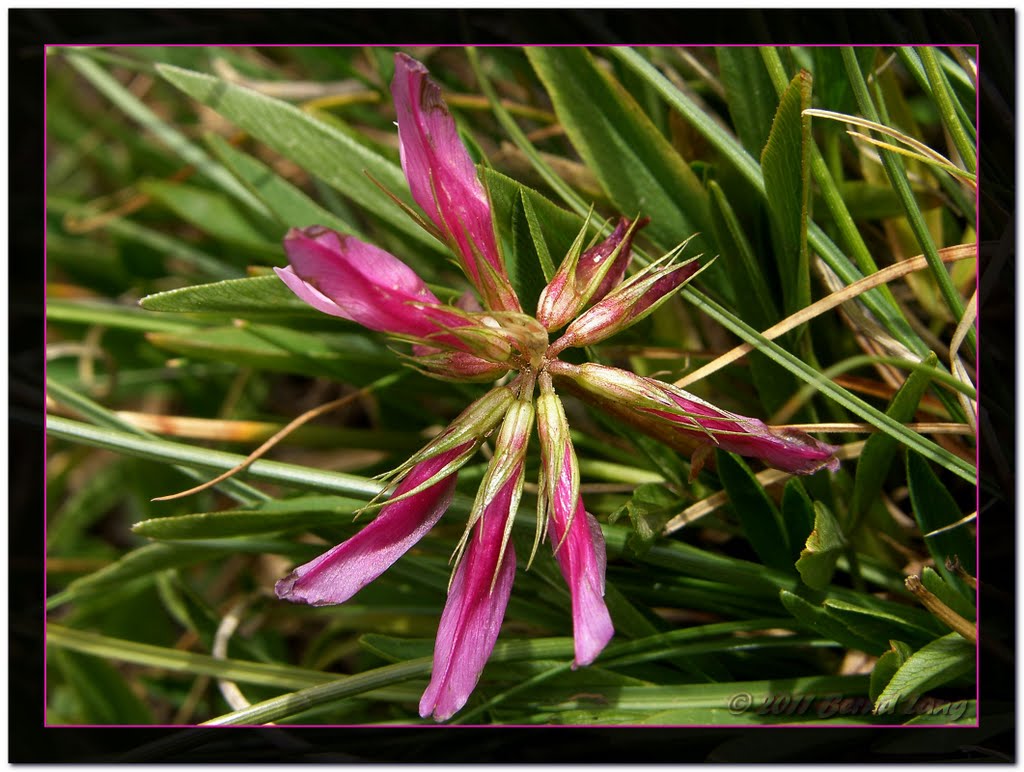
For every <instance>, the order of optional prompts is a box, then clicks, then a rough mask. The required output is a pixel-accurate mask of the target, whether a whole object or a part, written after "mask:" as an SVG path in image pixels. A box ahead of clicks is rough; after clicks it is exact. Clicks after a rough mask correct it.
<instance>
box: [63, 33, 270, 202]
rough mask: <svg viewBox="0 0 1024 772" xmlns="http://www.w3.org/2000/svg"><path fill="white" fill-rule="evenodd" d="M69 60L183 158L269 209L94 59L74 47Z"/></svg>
mask: <svg viewBox="0 0 1024 772" xmlns="http://www.w3.org/2000/svg"><path fill="white" fill-rule="evenodd" d="M63 55H64V57H65V58H66V59H67V61H68V63H69V64H70V65H71V66H72V67H74V68H75V69H76V70H78V72H79V73H80V74H81V75H82V76H83V77H84V78H85V79H86V80H88V81H89V82H90V83H91V84H92V85H93V86H95V87H96V89H97V90H98V91H99V92H100V93H101V94H103V95H104V96H105V97H107V98H108V99H109V100H110V101H111V102H113V103H114V104H115V105H116V106H117V107H118V109H120V110H121V111H122V112H124V113H125V114H126V115H127V116H128V117H130V118H131V119H132V120H134V121H135V122H137V123H138V124H139V125H140V126H142V128H143V129H145V130H146V131H151V132H153V134H154V135H155V136H156V137H157V138H158V139H159V140H160V141H161V142H162V143H163V144H165V145H166V146H167V147H169V148H170V149H171V150H172V151H174V152H175V153H176V154H177V155H178V156H179V157H180V158H181V159H182V160H183V161H185V162H186V163H188V164H191V165H192V166H195V167H196V169H198V170H199V171H200V172H201V173H202V174H203V175H204V176H206V177H207V178H209V179H210V180H212V181H213V182H215V183H217V184H218V185H219V186H220V187H221V188H222V189H223V190H225V191H226V192H228V193H230V194H231V195H232V196H234V197H235V198H237V199H238V200H239V201H241V202H243V203H244V204H246V206H248V207H250V208H251V209H252V210H253V211H256V212H260V213H266V209H265V207H264V206H263V204H261V203H260V201H259V200H258V199H257V198H256V197H255V196H253V194H252V193H250V192H249V191H248V190H246V188H245V186H244V185H242V184H241V183H239V182H238V180H236V179H235V178H234V177H233V176H231V174H230V173H228V171H227V169H225V168H224V167H223V166H221V165H220V164H218V163H216V162H214V161H213V160H212V159H211V158H210V157H209V156H208V155H207V154H206V153H205V152H203V150H202V149H201V148H199V147H197V146H196V145H194V144H192V143H191V142H189V141H188V140H187V139H186V138H185V137H184V136H183V135H182V134H181V133H180V132H178V131H177V130H176V129H174V128H172V127H171V126H169V125H168V124H167V123H166V122H164V121H162V120H161V119H160V118H158V117H157V116H156V115H155V114H154V113H153V111H151V110H150V109H149V108H148V107H146V105H144V104H143V103H142V102H141V101H139V100H138V99H137V98H136V97H135V95H134V94H132V93H131V92H130V91H128V89H126V88H125V87H124V86H122V85H121V84H120V83H118V82H117V80H115V79H114V78H113V76H111V75H110V74H109V73H108V72H106V71H105V70H104V69H103V68H102V67H100V66H99V65H98V64H97V63H96V62H95V61H94V60H92V59H90V58H88V57H86V56H84V55H83V54H80V53H77V52H75V51H73V50H65V51H64V53H63Z"/></svg>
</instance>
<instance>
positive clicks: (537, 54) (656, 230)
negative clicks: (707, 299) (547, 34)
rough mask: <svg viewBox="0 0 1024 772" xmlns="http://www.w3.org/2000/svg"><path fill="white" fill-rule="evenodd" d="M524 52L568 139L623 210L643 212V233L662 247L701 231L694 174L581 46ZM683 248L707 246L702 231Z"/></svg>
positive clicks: (703, 212)
mask: <svg viewBox="0 0 1024 772" xmlns="http://www.w3.org/2000/svg"><path fill="white" fill-rule="evenodd" d="M526 55H527V57H528V58H529V59H530V63H531V64H532V65H533V66H534V69H535V70H536V71H537V74H538V75H539V76H540V79H541V81H543V83H544V86H545V88H546V89H547V91H548V94H549V96H550V97H551V101H552V104H553V105H554V107H555V112H556V114H557V115H558V118H559V120H560V121H561V123H562V125H563V126H565V130H566V133H567V134H568V135H569V138H570V139H571V140H572V143H573V145H574V146H575V147H576V149H577V150H578V151H579V154H580V155H581V156H582V157H583V159H584V160H585V161H586V163H587V165H588V166H589V167H590V168H591V169H592V170H593V171H594V173H595V174H596V175H597V178H598V179H599V180H600V182H601V186H602V187H603V188H604V190H605V191H606V192H607V193H608V195H609V197H610V198H611V200H612V201H613V202H614V204H615V206H616V208H618V209H619V211H620V212H621V213H622V214H623V215H625V216H627V217H632V216H634V215H636V214H638V213H639V214H643V215H646V216H648V217H650V218H651V224H650V225H649V226H648V227H647V229H646V230H645V232H644V233H645V235H647V236H648V237H649V238H650V239H651V240H652V241H654V242H655V243H657V244H658V245H659V246H660V247H661V248H662V249H664V250H666V251H667V250H669V249H671V248H672V247H674V246H676V245H677V244H679V243H680V242H682V241H683V240H684V239H686V238H688V237H689V236H691V235H692V234H694V233H695V232H698V231H700V232H702V233H704V234H706V233H707V222H708V216H707V199H706V196H705V193H704V191H703V189H702V188H701V184H700V181H699V180H698V179H697V176H696V175H695V174H694V173H693V172H692V171H691V170H690V168H689V166H687V164H686V162H685V161H684V160H683V159H682V158H680V157H679V154H678V153H677V152H676V151H675V149H674V148H673V147H672V145H671V144H670V143H669V142H668V140H667V139H665V137H664V136H662V135H661V133H660V132H659V131H658V129H657V128H656V127H655V126H654V124H653V123H651V121H650V119H649V118H648V117H647V115H645V114H644V112H643V110H642V109H641V107H640V106H639V105H638V104H637V103H636V101H635V100H634V99H633V98H632V97H631V96H630V95H629V94H628V93H626V91H625V89H623V88H622V86H621V85H620V84H619V83H618V82H617V81H615V80H614V79H613V78H612V77H611V76H609V75H607V74H605V72H604V71H603V70H602V69H601V68H600V67H598V65H597V63H596V62H595V61H594V58H593V57H592V56H591V55H590V53H589V52H588V51H587V50H586V49H585V48H550V47H535V48H527V49H526ZM691 249H692V252H691V254H693V253H697V252H702V251H703V252H708V251H710V246H709V243H708V241H707V237H706V235H705V236H698V237H697V238H696V239H694V242H693V243H692V244H691Z"/></svg>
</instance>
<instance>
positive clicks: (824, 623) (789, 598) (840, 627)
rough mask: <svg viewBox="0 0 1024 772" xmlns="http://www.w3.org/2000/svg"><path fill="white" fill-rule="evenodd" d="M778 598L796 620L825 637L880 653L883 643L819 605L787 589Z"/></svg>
mask: <svg viewBox="0 0 1024 772" xmlns="http://www.w3.org/2000/svg"><path fill="white" fill-rule="evenodd" d="M779 599H780V600H781V601H782V605H783V606H785V607H786V610H787V611H789V613H791V614H792V615H793V616H794V617H795V618H796V619H797V620H798V621H800V622H802V623H803V624H805V625H807V626H808V627H810V628H811V629H812V630H816V631H817V632H818V633H820V634H821V635H824V636H825V637H826V638H831V639H832V640H833V641H836V642H838V643H840V644H842V645H843V646H845V647H846V648H848V649H856V650H857V651H863V652H866V653H868V654H881V653H882V651H884V650H885V643H884V642H879V641H877V640H871V639H870V638H868V637H866V636H863V635H861V634H860V633H859V632H857V631H856V630H855V629H853V628H851V627H850V626H849V625H848V624H846V623H845V622H844V621H842V620H841V619H839V618H837V617H835V616H833V615H832V614H830V613H829V612H828V611H827V610H826V609H824V608H822V607H821V606H818V605H815V604H813V603H811V602H809V601H808V600H806V599H804V598H801V597H800V596H799V595H796V594H795V593H792V592H789V591H788V590H780V591H779Z"/></svg>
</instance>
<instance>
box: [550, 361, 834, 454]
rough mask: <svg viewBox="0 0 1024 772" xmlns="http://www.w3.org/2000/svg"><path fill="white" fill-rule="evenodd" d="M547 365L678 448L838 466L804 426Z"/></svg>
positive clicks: (659, 386)
mask: <svg viewBox="0 0 1024 772" xmlns="http://www.w3.org/2000/svg"><path fill="white" fill-rule="evenodd" d="M548 370H549V371H550V372H551V373H552V375H554V376H556V377H557V378H558V379H559V383H561V384H563V385H565V386H566V387H568V388H570V389H572V390H573V391H575V392H576V393H577V394H579V396H580V397H581V398H582V399H585V400H587V401H590V402H593V403H595V404H597V405H599V406H600V407H601V408H602V409H604V410H605V411H606V412H609V413H611V414H613V415H615V416H617V417H619V418H621V419H622V420H624V421H626V422H628V423H629V424H630V425H632V426H634V427H636V428H637V429H640V430H641V431H643V432H645V433H647V434H650V435H651V436H653V437H656V438H657V439H659V440H661V441H662V442H664V443H665V444H667V445H670V446H672V447H676V448H678V449H680V450H693V449H694V448H695V447H699V446H701V445H704V446H712V447H719V448H722V449H723V450H727V451H730V452H732V453H738V454H740V455H743V456H753V457H755V458H760V459H761V460H763V461H764V462H765V463H766V464H768V465H769V466H773V467H775V468H776V469H781V470H783V471H786V472H791V473H792V474H812V473H814V472H817V471H818V470H819V469H822V468H826V469H829V470H831V471H836V470H837V469H838V468H839V459H837V458H836V457H835V451H836V449H835V447H833V446H832V445H828V444H826V443H824V442H821V441H819V440H816V439H814V438H813V437H811V436H810V435H809V434H806V433H805V432H801V431H797V430H794V429H773V428H772V427H770V426H767V425H765V423H764V422H763V421H759V420H758V419H756V418H748V417H746V416H741V415H737V414H736V413H730V412H729V411H727V410H722V409H721V408H717V407H715V406H714V405H711V404H709V403H707V402H705V401H704V400H702V399H701V398H700V397H697V396H696V395H693V394H690V393H689V392H686V391H683V390H682V389H677V388H676V387H675V386H672V385H671V384H668V383H663V382H662V381H658V380H655V379H653V378H643V377H641V376H639V375H635V374H633V373H630V372H627V371H625V370H620V369H618V368H617V367H608V366H606V365H598V364H593V363H587V364H583V365H579V366H576V365H570V364H566V363H564V362H560V361H556V362H553V363H551V364H550V365H549V367H548Z"/></svg>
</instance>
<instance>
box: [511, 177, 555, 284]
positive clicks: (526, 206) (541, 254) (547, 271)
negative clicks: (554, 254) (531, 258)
mask: <svg viewBox="0 0 1024 772" xmlns="http://www.w3.org/2000/svg"><path fill="white" fill-rule="evenodd" d="M519 199H520V201H522V203H523V214H525V215H526V223H527V225H528V226H529V228H530V238H531V239H533V247H534V249H535V250H536V251H537V258H538V260H539V261H540V267H541V270H542V271H543V273H544V281H545V282H549V281H551V279H552V278H554V275H555V271H556V270H557V268H556V267H555V262H554V260H552V258H551V251H550V250H549V249H548V241H547V238H546V237H545V236H544V228H543V226H541V223H540V218H538V217H537V211H536V210H535V209H534V208H533V204H532V203H531V200H530V196H528V195H526V194H525V193H524V191H522V190H520V191H519Z"/></svg>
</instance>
